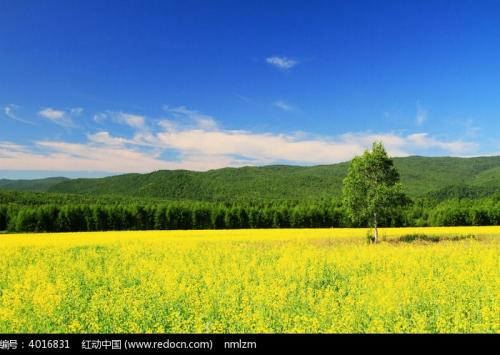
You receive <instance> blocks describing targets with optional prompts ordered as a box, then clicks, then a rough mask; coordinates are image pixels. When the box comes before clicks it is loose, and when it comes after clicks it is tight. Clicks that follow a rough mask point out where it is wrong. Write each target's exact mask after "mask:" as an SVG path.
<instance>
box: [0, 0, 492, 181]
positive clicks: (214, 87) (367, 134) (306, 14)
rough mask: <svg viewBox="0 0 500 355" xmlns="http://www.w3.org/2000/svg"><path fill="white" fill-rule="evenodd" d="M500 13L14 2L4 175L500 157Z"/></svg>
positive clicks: (438, 4) (1, 44)
mask: <svg viewBox="0 0 500 355" xmlns="http://www.w3.org/2000/svg"><path fill="white" fill-rule="evenodd" d="M499 23H500V3H499V2H498V1H436V0H434V1H414V2H409V1H338V2H336V1H190V0H188V1H175V2H174V1H123V0H121V1H91V0H85V1H50V0H47V1H24V0H16V1H14V0H10V1H2V2H0V53H1V54H0V108H1V111H0V178H1V177H23V176H29V177H36V176H47V175H67V176H72V177H73V176H78V175H82V176H89V174H90V175H92V174H95V175H99V176H100V175H103V174H108V173H122V172H147V171H153V170H158V169H179V168H183V169H194V170H207V169H212V168H220V167H224V166H243V165H266V164H276V163H288V164H300V165H312V164H328V163H334V162H339V161H345V160H348V159H350V158H352V157H353V156H354V155H356V154H359V153H360V152H362V150H363V149H364V148H366V147H368V146H369V145H370V144H371V141H373V140H374V139H380V140H382V141H384V143H385V144H386V147H387V148H388V150H389V152H390V153H391V154H392V155H394V156H405V155H413V154H419V155H430V156H436V155H452V156H477V155H494V154H499V153H500V142H499V134H498V132H499V130H500V123H499V122H500V119H499V114H500V90H499V89H500V66H499V63H500V46H499V45H498V39H499V38H500V26H499V25H498V24H499ZM52 172H54V173H52Z"/></svg>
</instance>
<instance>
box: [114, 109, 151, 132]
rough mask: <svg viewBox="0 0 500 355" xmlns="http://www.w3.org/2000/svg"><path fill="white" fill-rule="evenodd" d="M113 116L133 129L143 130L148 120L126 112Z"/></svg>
mask: <svg viewBox="0 0 500 355" xmlns="http://www.w3.org/2000/svg"><path fill="white" fill-rule="evenodd" d="M113 116H114V117H115V119H116V121H117V122H119V123H122V124H125V125H127V126H130V127H132V128H138V129H143V128H145V125H146V119H145V117H144V116H140V115H134V114H130V113H124V112H114V113H113Z"/></svg>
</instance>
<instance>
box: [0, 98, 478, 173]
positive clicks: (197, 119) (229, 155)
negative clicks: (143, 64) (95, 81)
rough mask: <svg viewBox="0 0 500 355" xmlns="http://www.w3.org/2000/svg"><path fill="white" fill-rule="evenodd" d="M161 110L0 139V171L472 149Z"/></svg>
mask: <svg viewBox="0 0 500 355" xmlns="http://www.w3.org/2000/svg"><path fill="white" fill-rule="evenodd" d="M165 111H166V112H168V113H170V114H171V115H172V116H174V117H173V118H174V119H164V120H160V121H158V125H157V126H153V127H147V126H146V124H145V121H146V119H145V117H143V116H137V115H130V114H123V113H120V115H119V116H116V117H120V119H123V123H124V124H127V125H129V126H131V127H132V128H134V133H133V134H132V135H131V136H129V137H127V136H113V135H112V134H110V133H109V132H107V131H103V130H101V131H98V132H95V133H93V134H89V135H87V141H86V142H85V143H78V144H77V143H70V142H65V141H48V140H44V141H37V142H35V144H34V145H33V146H21V145H18V144H14V143H10V142H3V143H1V142H0V169H10V170H37V169H39V170H67V171H74V170H79V171H81V170H89V171H90V170H91V171H106V172H118V173H125V172H147V171H153V170H158V169H190V170H208V169H215V168H222V167H227V166H232V167H237V166H243V165H266V164H275V163H291V164H307V165H313V164H331V163H336V162H341V161H347V160H349V159H351V158H352V157H353V156H355V155H358V154H360V153H362V152H363V150H364V149H366V148H368V147H370V146H371V144H372V142H373V141H375V140H377V141H382V142H383V143H384V144H385V146H386V148H387V150H388V152H389V154H390V155H392V156H407V155H411V154H419V153H421V152H428V151H432V152H433V154H434V155H435V154H437V153H439V154H460V155H472V154H474V152H476V151H477V149H478V145H477V144H476V143H474V142H467V141H461V140H442V139H438V138H436V137H431V136H430V135H429V134H428V133H425V132H421V133H413V134H409V135H404V134H400V133H394V132H354V133H345V134H342V135H339V136H334V137H318V136H314V135H311V134H307V133H304V132H297V133H292V134H279V133H270V132H253V131H248V130H246V131H245V130H226V129H221V128H219V126H218V125H217V122H216V121H215V119H214V118H213V117H211V116H207V115H204V114H202V113H200V112H198V111H194V110H190V109H187V108H186V107H184V106H180V107H175V108H168V107H166V108H165ZM55 116H57V114H56V115H55ZM186 119H187V121H186ZM164 153H165V154H168V155H172V154H173V155H174V156H177V158H175V159H174V158H170V159H166V158H164V157H162V156H163V154H164Z"/></svg>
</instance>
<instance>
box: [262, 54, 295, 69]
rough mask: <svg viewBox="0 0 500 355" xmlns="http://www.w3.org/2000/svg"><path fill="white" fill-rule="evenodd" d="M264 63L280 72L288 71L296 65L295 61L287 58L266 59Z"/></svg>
mask: <svg viewBox="0 0 500 355" xmlns="http://www.w3.org/2000/svg"><path fill="white" fill-rule="evenodd" d="M266 62H267V63H268V64H271V65H273V66H275V67H276V68H278V69H281V70H288V69H291V68H293V67H294V66H296V65H297V64H298V62H297V61H296V60H293V59H290V58H287V57H276V56H274V57H267V58H266Z"/></svg>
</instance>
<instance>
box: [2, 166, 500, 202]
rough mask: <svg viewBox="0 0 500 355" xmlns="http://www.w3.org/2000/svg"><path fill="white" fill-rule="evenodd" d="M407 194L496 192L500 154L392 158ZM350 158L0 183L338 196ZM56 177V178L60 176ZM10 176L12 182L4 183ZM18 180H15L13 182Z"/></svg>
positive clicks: (187, 193) (227, 197) (87, 189)
mask: <svg viewBox="0 0 500 355" xmlns="http://www.w3.org/2000/svg"><path fill="white" fill-rule="evenodd" d="M394 164H395V165H396V167H397V169H398V171H399V172H400V174H401V180H402V183H403V185H404V186H405V188H406V191H407V193H408V194H409V195H410V196H423V195H427V194H434V195H435V196H438V197H450V196H451V197H453V196H455V197H472V198H474V197H475V196H484V195H487V194H490V193H495V192H500V156H494V157H475V158H455V157H421V156H411V157H404V158H394ZM348 166H349V163H348V162H345V163H338V164H332V165H318V166H310V167H303V166H288V165H271V166H263V167H242V168H222V169H215V170H209V171H206V172H195V171H188V170H160V171H156V172H152V173H148V174H124V175H116V176H110V177H104V178H86V179H65V178H53V179H52V180H51V179H41V180H31V181H32V183H31V185H30V184H28V183H27V182H26V181H30V180H22V181H21V180H0V188H10V189H16V186H17V187H18V189H19V190H30V186H31V188H32V189H36V190H33V191H47V192H58V193H72V194H86V195H120V196H131V197H141V198H143V197H146V198H147V197H155V198H161V199H174V200H204V201H232V200H246V201H254V200H296V199H297V200H299V199H307V200H315V199H321V198H331V197H333V196H339V195H340V193H341V189H342V180H343V178H344V177H345V175H346V174H347V169H348ZM57 179H60V181H58V180H57ZM7 181H10V183H7ZM16 181H17V182H16Z"/></svg>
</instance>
